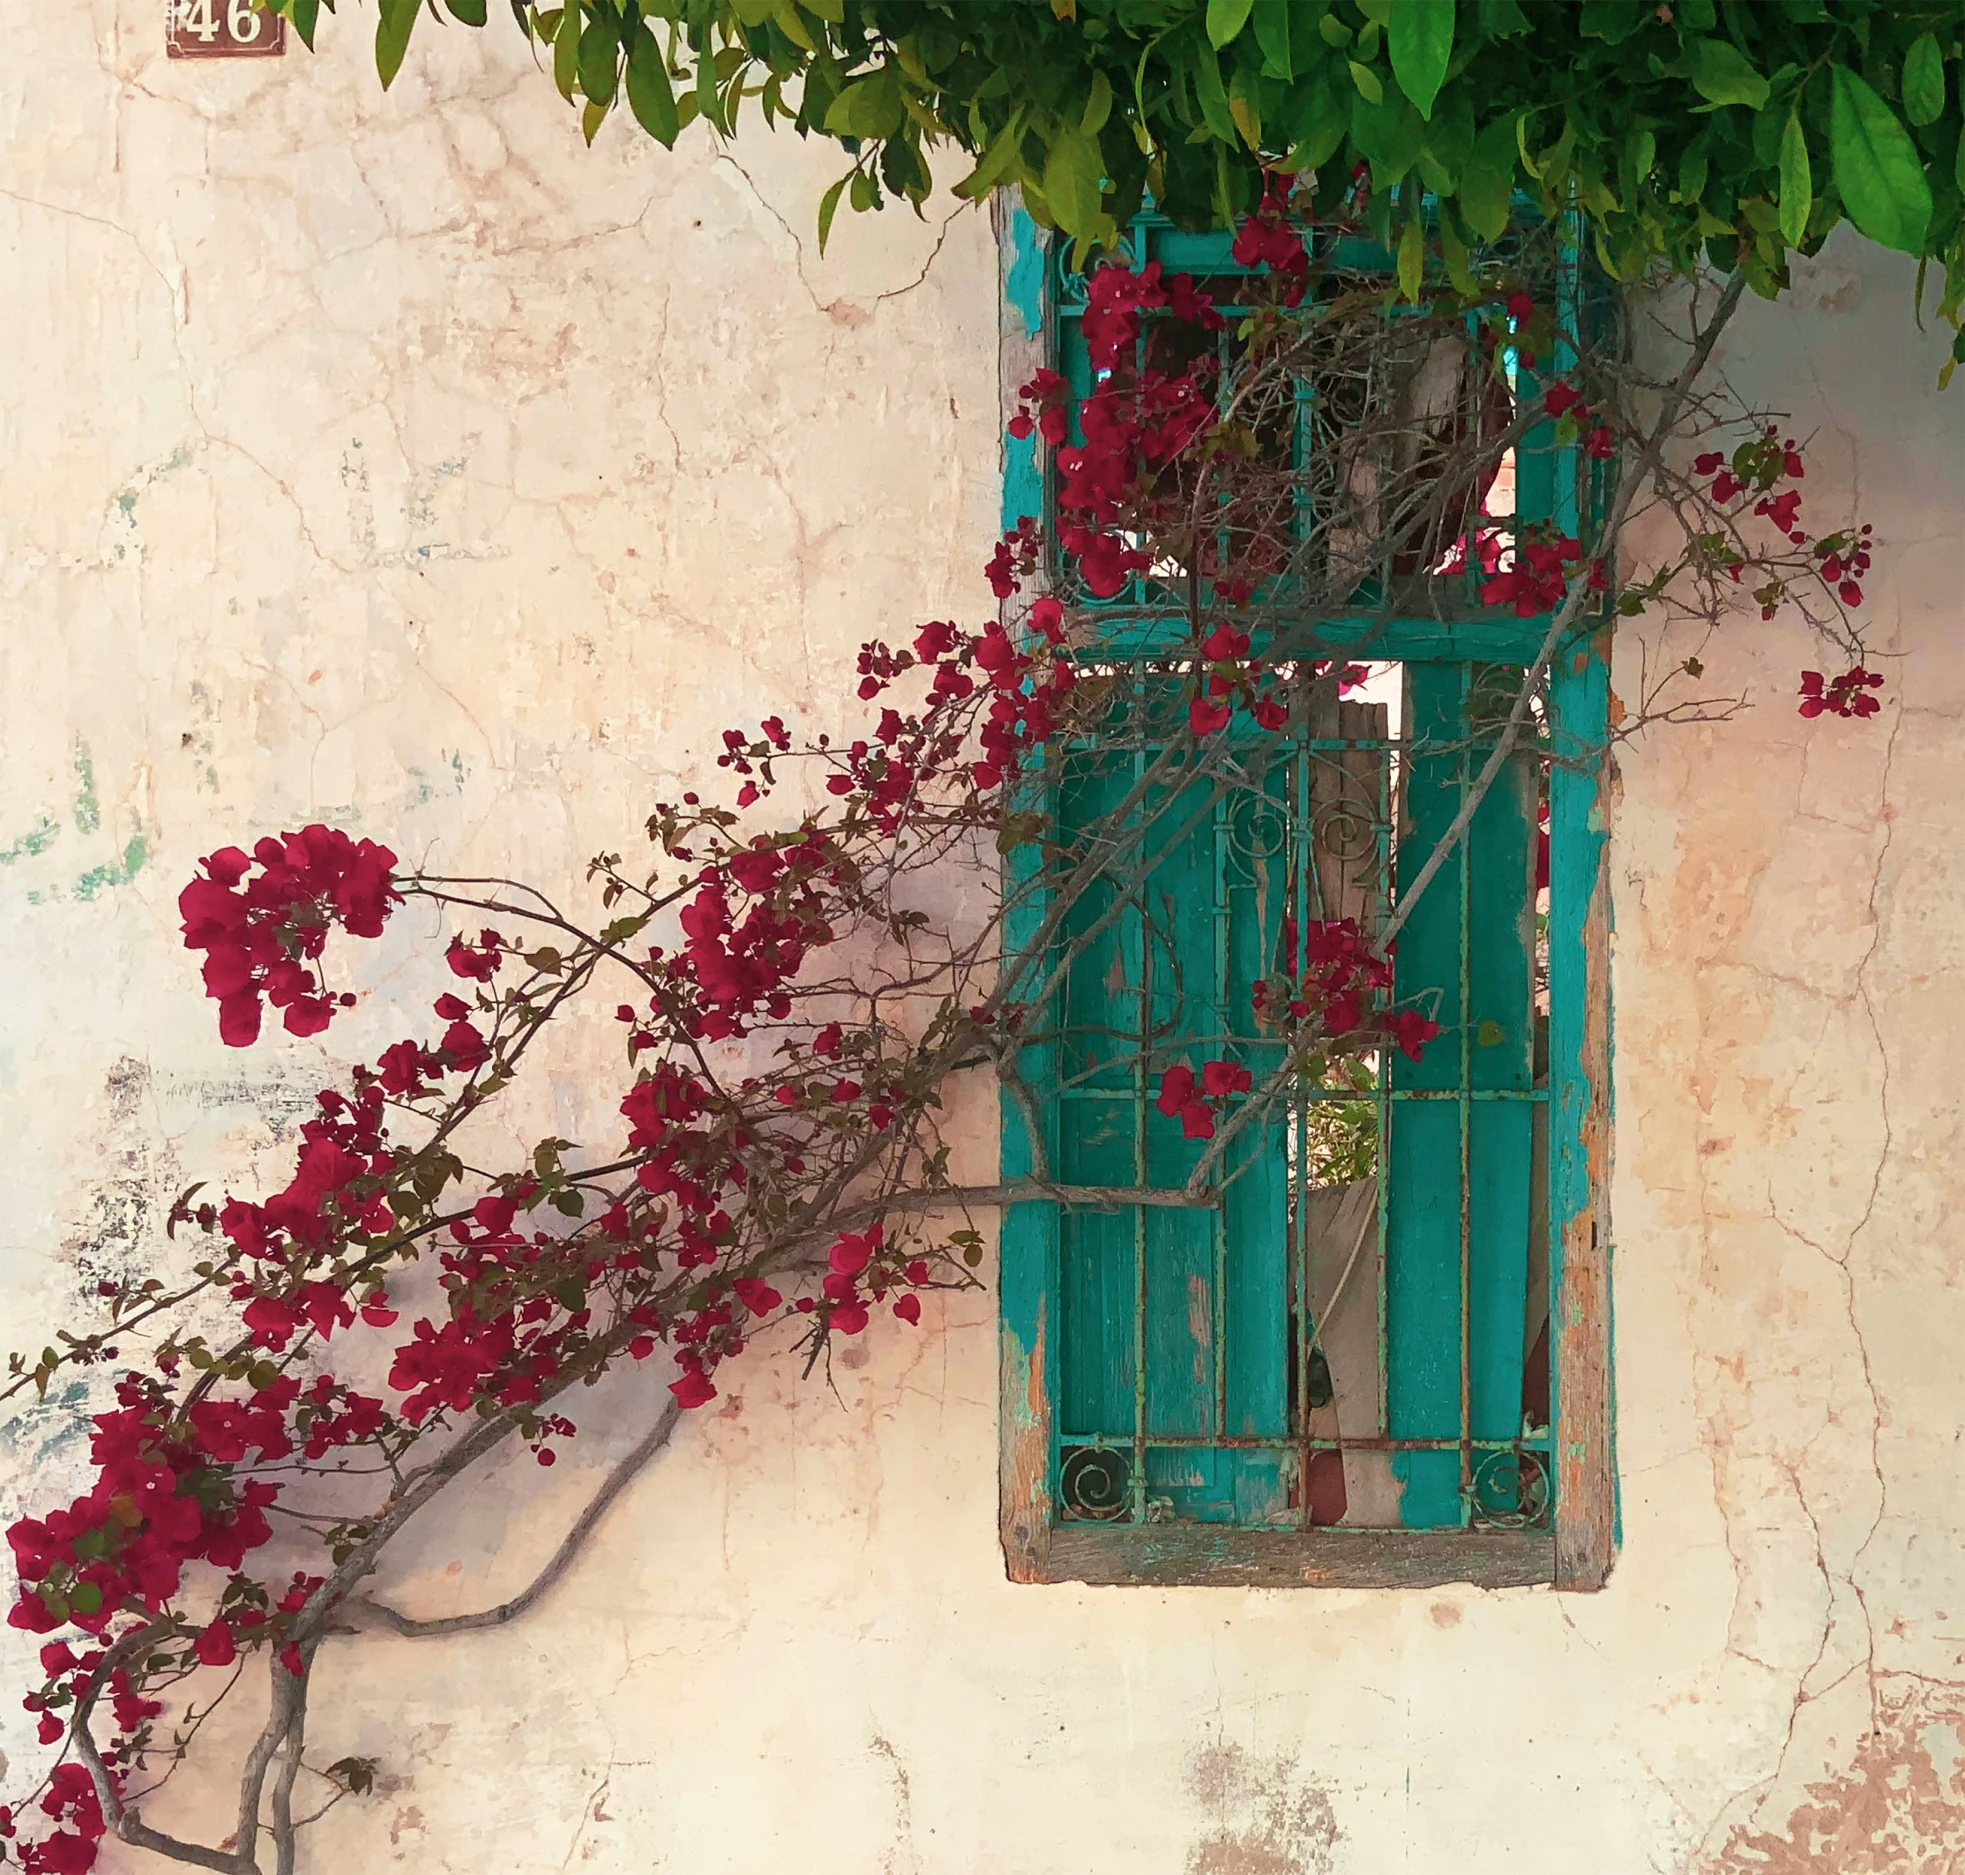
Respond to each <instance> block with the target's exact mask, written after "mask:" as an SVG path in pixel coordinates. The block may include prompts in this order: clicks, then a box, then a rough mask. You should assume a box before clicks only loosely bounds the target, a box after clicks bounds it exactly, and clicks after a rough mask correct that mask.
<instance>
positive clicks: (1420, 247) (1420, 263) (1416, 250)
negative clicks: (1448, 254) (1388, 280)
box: [1399, 221, 1426, 305]
mask: <svg viewBox="0 0 1965 1875" xmlns="http://www.w3.org/2000/svg"><path fill="white" fill-rule="evenodd" d="M1425 277H1426V231H1425V230H1424V229H1423V228H1422V227H1421V226H1420V225H1419V223H1418V222H1416V221H1409V222H1407V223H1406V225H1405V232H1404V233H1403V234H1402V235H1400V236H1399V292H1400V294H1401V296H1402V297H1404V298H1405V299H1408V300H1410V301H1412V303H1413V304H1414V305H1417V304H1418V303H1419V289H1420V286H1421V284H1422V283H1423V282H1424V280H1425Z"/></svg>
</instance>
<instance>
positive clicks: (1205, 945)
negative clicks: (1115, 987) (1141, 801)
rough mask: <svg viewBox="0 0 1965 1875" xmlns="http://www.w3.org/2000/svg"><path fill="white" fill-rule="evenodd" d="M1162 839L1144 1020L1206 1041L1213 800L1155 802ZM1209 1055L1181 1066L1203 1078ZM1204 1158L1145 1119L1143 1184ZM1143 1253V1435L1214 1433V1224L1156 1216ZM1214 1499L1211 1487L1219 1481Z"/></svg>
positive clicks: (1190, 1056)
mask: <svg viewBox="0 0 1965 1875" xmlns="http://www.w3.org/2000/svg"><path fill="white" fill-rule="evenodd" d="M1152 806H1153V808H1154V809H1155V810H1157V811H1158V812H1160V813H1161V814H1162V815H1163V816H1164V818H1163V819H1162V820H1161V821H1160V823H1159V825H1160V827H1161V828H1163V829H1164V830H1165V831H1164V832H1163V833H1156V834H1155V835H1153V836H1151V837H1152V838H1153V840H1154V844H1155V848H1156V855H1155V859H1154V865H1153V870H1152V872H1151V873H1150V874H1149V875H1148V877H1147V881H1146V885H1145V891H1144V897H1145V914H1144V915H1145V919H1146V922H1147V924H1148V926H1149V927H1150V929H1151V931H1152V933H1153V940H1152V941H1151V942H1150V943H1149V944H1148V946H1147V986H1148V994H1147V999H1146V1014H1147V1022H1148V1024H1149V1025H1150V1028H1151V1030H1152V1031H1153V1032H1155V1033H1157V1034H1162V1035H1166V1036H1170V1037H1188V1036H1194V1037H1201V1036H1206V1035H1210V1034H1213V1033H1215V1032H1217V1031H1218V1030H1219V1028H1220V1024H1221V989H1220V971H1219V963H1218V956H1217V949H1216V947H1217V942H1218V931H1217V919H1218V910H1219V898H1218V894H1217V890H1216V870H1215V828H1214V810H1213V809H1212V808H1211V807H1210V805H1209V803H1208V798H1207V792H1206V790H1205V789H1204V788H1201V787H1189V788H1183V789H1180V790H1178V791H1177V792H1172V793H1170V794H1167V795H1163V796H1162V797H1160V798H1159V799H1158V800H1156V801H1155V802H1154V803H1153V804H1152ZM1202 1052H1203V1051H1202V1050H1200V1049H1197V1048H1194V1047H1192V1046H1191V1045H1190V1046H1189V1047H1187V1048H1184V1049H1182V1050H1181V1051H1180V1054H1181V1058H1183V1059H1186V1060H1187V1061H1188V1062H1189V1063H1190V1065H1193V1066H1195V1067H1197V1068H1198V1066H1199V1059H1198V1058H1199V1055H1200V1054H1201V1053H1202ZM1200 1153H1201V1146H1200V1144H1199V1143H1198V1142H1195V1141H1192V1140H1188V1139H1186V1138H1184V1137H1183V1135H1182V1132H1181V1127H1180V1123H1179V1121H1178V1120H1173V1119H1169V1118H1167V1117H1166V1116H1165V1115H1163V1114H1160V1113H1157V1112H1153V1111H1151V1110H1149V1111H1148V1113H1147V1115H1146V1161H1145V1163H1146V1180H1147V1183H1148V1184H1151V1185H1157V1186H1174V1187H1177V1186H1179V1185H1180V1184H1181V1183H1183V1182H1184V1181H1185V1179H1186V1178H1187V1176H1188V1174H1189V1173H1190V1172H1191V1171H1192V1170H1193V1167H1194V1163H1195V1161H1196V1159H1198V1158H1199V1156H1200ZM1144 1225H1145V1229H1144V1242H1145V1246H1146V1298H1145V1299H1146V1310H1147V1314H1146V1360H1147V1368H1146V1374H1147V1383H1146V1430H1147V1434H1148V1436H1149V1437H1151V1436H1152V1435H1154V1434H1156V1433H1158V1434H1169V1433H1171V1434H1176V1435H1186V1436H1189V1437H1194V1436H1200V1435H1204V1434H1210V1433H1212V1432H1213V1431H1214V1430H1215V1427H1214V1423H1213V1421H1214V1364H1215V1338H1216V1336H1217V1335H1218V1334H1219V1332H1220V1319H1219V1310H1218V1307H1217V1298H1216V1296H1215V1284H1214V1277H1215V1219H1214V1217H1213V1216H1212V1214H1210V1213H1208V1212H1205V1211H1178V1210H1171V1209H1159V1208H1153V1209H1149V1210H1148V1211H1147V1213H1146V1216H1145V1219H1144ZM1207 1488H1208V1489H1210V1490H1211V1489H1212V1481H1210V1484H1209V1486H1208V1487H1207Z"/></svg>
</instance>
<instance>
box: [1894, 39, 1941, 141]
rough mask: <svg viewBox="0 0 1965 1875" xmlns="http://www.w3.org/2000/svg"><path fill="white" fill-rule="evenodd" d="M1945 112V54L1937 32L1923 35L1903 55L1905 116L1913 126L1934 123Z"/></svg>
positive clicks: (1913, 41) (1912, 42) (1914, 40)
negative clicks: (1939, 43) (1939, 47)
mask: <svg viewBox="0 0 1965 1875" xmlns="http://www.w3.org/2000/svg"><path fill="white" fill-rule="evenodd" d="M1944 110H1945V55H1944V54H1943V53H1942V52H1941V51H1939V50H1938V36H1937V34H1936V33H1920V34H1918V36H1917V37H1916V38H1915V39H1913V40H1912V41H1911V46H1910V50H1909V51H1908V52H1906V53H1905V54H1904V115H1905V116H1906V117H1908V118H1909V119H1910V121H1911V122H1912V123H1913V124H1935V123H1936V122H1937V121H1938V119H1939V118H1940V117H1942V116H1943V115H1944Z"/></svg>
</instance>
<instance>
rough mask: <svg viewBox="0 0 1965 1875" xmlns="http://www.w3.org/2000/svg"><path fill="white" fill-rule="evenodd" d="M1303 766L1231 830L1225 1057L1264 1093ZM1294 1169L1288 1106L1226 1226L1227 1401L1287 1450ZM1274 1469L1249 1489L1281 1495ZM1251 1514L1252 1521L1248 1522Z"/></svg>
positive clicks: (1239, 1179)
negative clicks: (1265, 986) (1294, 803)
mask: <svg viewBox="0 0 1965 1875" xmlns="http://www.w3.org/2000/svg"><path fill="white" fill-rule="evenodd" d="M1294 768H1295V764H1293V763H1284V762H1278V763H1276V764H1274V766H1273V767H1272V770H1271V772H1270V774H1269V775H1268V776H1267V777H1266V779H1265V781H1264V785H1263V788H1262V792H1261V795H1260V796H1255V795H1251V796H1250V797H1248V798H1247V799H1245V800H1244V801H1243V802H1241V803H1240V804H1238V806H1237V807H1236V808H1235V809H1233V810H1232V811H1231V813H1230V815H1229V816H1228V818H1227V824H1226V826H1225V827H1224V829H1223V851H1222V855H1221V878H1222V891H1223V896H1224V901H1225V903H1226V906H1227V925H1226V938H1227V944H1226V955H1225V958H1224V963H1225V967H1226V979H1225V995H1224V998H1223V1001H1224V1016H1225V1018H1226V1020H1225V1022H1224V1027H1225V1028H1226V1029H1227V1030H1228V1032H1229V1033H1230V1034H1232V1035H1234V1036H1236V1037H1238V1038H1240V1039H1239V1040H1238V1043H1237V1044H1236V1045H1233V1046H1230V1047H1227V1048H1224V1049H1223V1050H1222V1051H1221V1052H1222V1053H1223V1054H1225V1055H1228V1056H1229V1057H1230V1058H1232V1059H1235V1060H1238V1061H1240V1062H1241V1063H1242V1065H1243V1066H1244V1067H1246V1068H1247V1069H1248V1070H1249V1073H1250V1077H1251V1079H1252V1081H1253V1082H1254V1084H1255V1086H1256V1087H1257V1088H1260V1087H1261V1085H1262V1083H1263V1081H1264V1080H1265V1079H1266V1078H1267V1077H1268V1076H1269V1075H1270V1074H1271V1073H1273V1072H1274V1071H1275V1068H1276V1066H1277V1065H1278V1063H1279V1062H1280V1060H1281V1058H1282V1050H1281V1049H1280V1048H1279V1047H1278V1046H1277V1045H1276V1044H1275V1043H1274V1042H1270V1041H1264V1040H1261V1039H1258V1036H1257V1032H1256V1028H1255V1021H1254V990H1255V985H1256V983H1257V981H1258V980H1259V979H1260V978H1262V977H1263V976H1265V975H1266V974H1267V973H1268V970H1269V968H1270V965H1271V963H1272V962H1273V960H1274V957H1275V953H1276V946H1277V941H1278V937H1279V934H1280V931H1281V926H1282V919H1283V914H1284V912H1285V911H1286V910H1287V908H1288V904H1289V899H1290V893H1291V886H1292V880H1291V860H1292V857H1293V854H1292V846H1291V838H1290V828H1291V819H1290V813H1289V810H1290V806H1291V801H1290V796H1291V791H1292V788H1293V787H1294V785H1295V776H1294ZM1288 1224H1289V1158H1288V1140H1287V1137H1286V1122H1285V1119H1284V1115H1283V1111H1282V1109H1281V1107H1280V1106H1279V1107H1278V1109H1277V1111H1276V1114H1275V1117H1274V1118H1272V1119H1271V1120H1269V1121H1268V1122H1267V1123H1266V1124H1263V1125H1260V1126H1258V1127H1252V1128H1251V1129H1250V1130H1249V1131H1248V1133H1247V1134H1246V1135H1245V1137H1244V1139H1243V1141H1242V1142H1241V1143H1240V1144H1239V1145H1238V1146H1237V1147H1236V1148H1235V1149H1234V1150H1233V1151H1232V1153H1231V1155H1230V1160H1229V1166H1228V1187H1227V1200H1226V1203H1225V1205H1224V1207H1223V1216H1222V1234H1223V1247H1222V1265H1223V1276H1224V1280H1223V1294H1222V1310H1223V1316H1224V1327H1223V1340H1224V1353H1225V1360H1224V1367H1223V1376H1222V1378H1223V1394H1224V1403H1225V1407H1226V1415H1225V1417H1226V1427H1225V1429H1226V1430H1227V1432H1228V1433H1230V1434H1231V1435H1232V1436H1235V1437H1239V1438H1282V1437H1285V1436H1287V1434H1288V1432H1289V1359H1290V1350H1289V1282H1290V1272H1289V1240H1288ZM1271 1469H1272V1468H1268V1467H1265V1469H1264V1471H1263V1473H1262V1475H1261V1476H1260V1477H1250V1476H1245V1478H1244V1479H1243V1482H1242V1485H1241V1489H1242V1491H1243V1492H1244V1494H1246V1493H1247V1492H1248V1491H1249V1490H1251V1489H1254V1490H1256V1491H1259V1492H1261V1493H1268V1494H1273V1493H1274V1492H1275V1491H1276V1490H1277V1488H1278V1479H1277V1477H1275V1476H1271V1475H1270V1471H1271ZM1244 1514H1246V1513H1244Z"/></svg>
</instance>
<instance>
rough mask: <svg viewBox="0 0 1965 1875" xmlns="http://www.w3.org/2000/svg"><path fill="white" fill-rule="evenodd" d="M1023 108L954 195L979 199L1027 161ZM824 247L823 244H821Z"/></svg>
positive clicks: (985, 148) (989, 145)
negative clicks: (1024, 157)
mask: <svg viewBox="0 0 1965 1875" xmlns="http://www.w3.org/2000/svg"><path fill="white" fill-rule="evenodd" d="M1022 130H1023V107H1022V106H1021V105H1019V106H1018V107H1017V110H1016V112H1015V114H1014V115H1013V116H1012V117H1011V119H1010V121H1009V122H1008V123H1007V124H1005V125H1004V126H1003V128H1002V129H1001V130H999V131H998V132H997V133H996V134H995V136H993V137H991V138H990V139H989V141H988V142H987V143H985V144H984V145H983V147H982V151H981V153H980V154H979V155H978V157H977V159H976V166H975V168H974V169H972V170H971V171H970V172H969V173H968V174H967V175H966V176H964V177H963V178H962V180H961V181H960V182H958V183H957V184H956V185H955V186H954V188H953V189H951V190H950V194H952V195H959V196H961V197H963V198H964V199H965V200H967V201H971V202H979V201H981V200H982V198H983V197H984V196H986V195H987V194H988V193H989V192H990V190H992V189H993V188H995V187H996V185H997V184H998V183H999V182H1002V181H1003V180H1004V179H1005V178H1006V177H1007V176H1008V175H1009V173H1010V171H1011V170H1012V169H1017V168H1021V167H1022V164H1023V145H1022ZM821 245H822V246H823V243H821Z"/></svg>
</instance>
